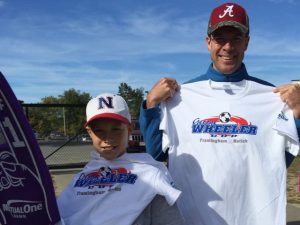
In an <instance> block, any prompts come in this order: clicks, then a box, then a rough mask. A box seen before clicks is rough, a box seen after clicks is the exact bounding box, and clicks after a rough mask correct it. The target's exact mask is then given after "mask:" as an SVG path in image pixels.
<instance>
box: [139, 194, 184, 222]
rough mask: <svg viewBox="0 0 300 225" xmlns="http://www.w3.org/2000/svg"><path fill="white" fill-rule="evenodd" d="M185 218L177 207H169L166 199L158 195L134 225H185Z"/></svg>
mask: <svg viewBox="0 0 300 225" xmlns="http://www.w3.org/2000/svg"><path fill="white" fill-rule="evenodd" d="M183 221H184V220H183V217H182V215H181V213H180V212H179V210H178V208H177V205H176V204H173V205H172V206H170V205H168V203H167V201H166V199H165V198H164V197H163V196H161V195H156V196H155V197H154V199H153V200H152V201H151V202H150V203H149V205H148V206H147V207H146V208H145V209H144V210H143V212H142V213H141V214H140V215H139V217H138V218H137V219H136V220H135V221H134V223H133V224H150V223H151V224H155V225H183V224H184V223H183Z"/></svg>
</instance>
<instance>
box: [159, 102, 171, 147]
mask: <svg viewBox="0 0 300 225" xmlns="http://www.w3.org/2000/svg"><path fill="white" fill-rule="evenodd" d="M160 109H161V122H160V125H159V129H160V130H161V131H162V151H163V152H166V150H167V149H168V148H169V146H170V144H171V143H170V139H169V135H168V134H169V128H168V113H167V104H166V102H162V103H161V105H160Z"/></svg>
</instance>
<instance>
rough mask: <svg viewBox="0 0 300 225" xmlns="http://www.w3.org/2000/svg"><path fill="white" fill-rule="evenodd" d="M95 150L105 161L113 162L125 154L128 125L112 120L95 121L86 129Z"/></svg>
mask: <svg viewBox="0 0 300 225" xmlns="http://www.w3.org/2000/svg"><path fill="white" fill-rule="evenodd" d="M86 129H87V132H88V133H89V135H90V136H91V138H92V141H93V146H94V148H95V150H96V151H97V152H98V153H99V154H100V155H101V156H102V157H103V158H105V159H107V160H113V159H115V158H118V157H119V156H121V155H123V154H124V153H125V152H126V148H127V145H128V135H129V132H130V127H129V125H126V124H124V123H122V122H120V121H118V120H114V119H106V118H103V119H96V120H94V121H92V123H91V124H90V125H89V126H87V127H86Z"/></svg>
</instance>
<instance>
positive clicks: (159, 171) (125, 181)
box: [57, 152, 181, 225]
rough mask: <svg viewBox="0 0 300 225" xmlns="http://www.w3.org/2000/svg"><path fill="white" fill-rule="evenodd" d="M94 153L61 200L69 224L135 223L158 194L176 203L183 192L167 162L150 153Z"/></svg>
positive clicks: (170, 203) (171, 203)
mask: <svg viewBox="0 0 300 225" xmlns="http://www.w3.org/2000/svg"><path fill="white" fill-rule="evenodd" d="M91 156H92V159H91V161H90V162H89V163H88V164H87V165H86V166H85V168H84V169H83V170H82V171H81V172H80V173H78V174H76V175H75V176H74V178H73V180H72V182H71V183H70V184H69V186H68V187H67V188H66V189H65V190H64V191H63V192H62V193H61V195H60V196H59V198H58V200H57V202H58V207H59V211H60V214H61V217H62V219H63V221H64V223H65V225H100V224H101V225H112V224H114V225H131V224H132V223H133V222H134V220H135V219H136V218H137V217H138V216H139V215H140V213H141V212H142V211H143V210H144V208H145V207H146V206H147V205H148V204H149V203H150V202H151V201H152V199H153V198H154V197H155V196H156V195H162V196H164V197H165V198H166V201H167V202H168V204H169V205H173V204H174V203H175V201H176V200H177V199H178V197H179V195H180V194H181V192H180V191H179V190H177V189H175V188H174V187H173V181H172V179H171V177H170V175H169V173H168V170H167V168H166V167H165V165H164V164H163V163H160V162H157V161H155V160H154V159H153V158H152V157H151V156H150V155H148V154H146V153H138V154H128V153H125V154H124V155H122V156H121V157H119V158H117V159H115V160H112V161H107V160H105V159H104V158H102V157H100V155H99V154H98V153H96V152H92V154H91Z"/></svg>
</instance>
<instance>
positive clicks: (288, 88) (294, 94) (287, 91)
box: [273, 84, 300, 119]
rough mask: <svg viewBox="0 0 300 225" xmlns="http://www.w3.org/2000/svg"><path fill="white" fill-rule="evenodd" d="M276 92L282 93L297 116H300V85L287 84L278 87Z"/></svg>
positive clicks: (284, 100)
mask: <svg viewBox="0 0 300 225" xmlns="http://www.w3.org/2000/svg"><path fill="white" fill-rule="evenodd" d="M273 92H274V93H280V98H281V100H282V101H283V102H285V103H286V104H287V105H288V106H289V107H290V108H291V109H292V110H293V114H294V117H295V118H298V119H299V118H300V85H299V84H286V85H282V86H279V87H276V88H275V89H274V90H273Z"/></svg>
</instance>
